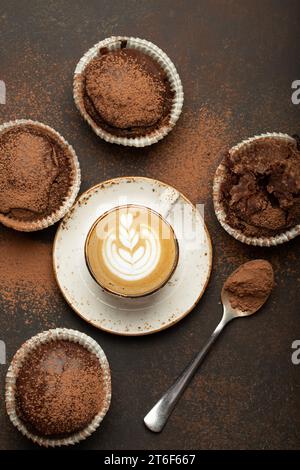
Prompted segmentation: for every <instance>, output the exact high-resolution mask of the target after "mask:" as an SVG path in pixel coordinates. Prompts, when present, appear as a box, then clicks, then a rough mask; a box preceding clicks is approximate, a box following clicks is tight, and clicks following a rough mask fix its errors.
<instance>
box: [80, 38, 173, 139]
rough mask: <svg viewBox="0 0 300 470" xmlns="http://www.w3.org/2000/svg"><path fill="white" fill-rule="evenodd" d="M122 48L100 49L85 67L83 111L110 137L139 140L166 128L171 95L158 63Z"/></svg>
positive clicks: (164, 74)
mask: <svg viewBox="0 0 300 470" xmlns="http://www.w3.org/2000/svg"><path fill="white" fill-rule="evenodd" d="M125 45H126V44H125V43H124V44H123V47H122V48H121V49H118V50H108V49H107V48H102V49H100V51H99V53H98V55H97V56H96V57H95V58H94V59H92V60H91V61H90V62H89V63H88V65H87V66H86V67H85V69H84V72H83V75H84V76H83V87H84V92H83V100H84V107H85V109H86V111H87V113H88V114H89V116H90V117H91V118H92V119H93V121H94V122H95V123H96V124H97V125H98V126H99V127H101V128H102V129H104V130H105V131H107V132H109V133H110V134H113V135H115V136H118V137H141V136H145V135H149V134H151V133H152V132H153V131H155V130H156V129H159V128H160V127H161V126H163V125H164V124H166V125H168V124H169V119H170V113H171V107H172V101H173V98H174V93H173V92H172V90H171V87H170V83H169V80H168V77H167V75H166V73H165V71H164V70H163V68H162V67H161V66H160V65H159V63H158V62H157V61H155V60H154V59H153V58H152V57H150V56H149V55H148V54H145V53H144V52H141V51H139V50H137V49H131V48H129V47H128V48H127V47H125Z"/></svg>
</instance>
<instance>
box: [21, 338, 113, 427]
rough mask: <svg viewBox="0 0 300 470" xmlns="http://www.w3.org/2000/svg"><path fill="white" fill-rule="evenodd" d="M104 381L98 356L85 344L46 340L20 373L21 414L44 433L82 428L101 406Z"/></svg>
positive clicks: (31, 425) (28, 422) (27, 421)
mask: <svg viewBox="0 0 300 470" xmlns="http://www.w3.org/2000/svg"><path fill="white" fill-rule="evenodd" d="M103 385H104V384H103V378H102V370H101V366H100V364H99V360H98V358H97V357H96V356H95V355H94V354H93V353H91V352H89V351H88V350H87V349H85V348H84V347H83V346H81V345H80V344H76V343H72V342H70V341H65V340H59V341H52V342H50V343H45V344H42V345H41V346H38V347H37V348H36V349H35V350H34V351H33V352H32V353H31V354H30V355H29V357H28V358H26V359H25V361H24V363H23V365H22V367H21V369H20V371H19V373H18V377H17V382H16V401H17V410H18V414H19V416H20V418H21V419H22V420H24V421H25V423H26V424H27V425H28V426H29V427H30V428H32V430H33V432H36V433H38V434H39V435H41V436H62V435H66V434H70V433H73V432H76V431H79V430H81V429H83V428H84V427H86V426H87V425H88V424H90V423H91V421H92V420H93V418H94V417H95V416H96V414H97V413H98V412H99V411H100V410H101V407H102V404H103V400H104V389H103Z"/></svg>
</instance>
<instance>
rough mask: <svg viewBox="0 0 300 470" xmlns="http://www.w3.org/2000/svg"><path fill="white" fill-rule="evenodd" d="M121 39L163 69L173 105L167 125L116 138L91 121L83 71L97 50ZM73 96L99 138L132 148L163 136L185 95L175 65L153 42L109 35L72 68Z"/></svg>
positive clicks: (117, 46)
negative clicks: (137, 134)
mask: <svg viewBox="0 0 300 470" xmlns="http://www.w3.org/2000/svg"><path fill="white" fill-rule="evenodd" d="M124 41H126V43H127V44H126V47H128V48H131V49H137V50H139V51H141V52H143V53H144V54H148V55H149V56H150V57H152V58H153V59H154V60H155V61H156V62H157V63H158V64H159V65H160V66H161V67H162V68H163V69H164V71H165V72H166V75H167V77H168V79H169V82H170V86H171V90H172V91H173V92H174V98H173V104H172V107H171V112H170V116H169V122H168V124H162V126H161V127H159V128H158V129H156V130H154V131H152V132H151V133H150V134H148V135H145V136H140V137H119V136H116V135H114V134H112V133H110V132H108V131H106V130H104V129H102V128H101V127H100V126H99V125H97V124H96V123H95V122H94V120H93V119H92V117H91V116H90V115H89V114H88V112H87V111H86V109H85V105H84V96H83V92H84V83H83V72H84V70H85V68H86V66H87V65H88V63H89V62H90V61H91V60H92V59H94V58H95V57H96V56H97V55H98V53H99V51H100V49H102V48H107V49H108V50H110V51H113V50H118V49H121V46H122V43H123V42H124ZM73 96H74V101H75V104H76V106H77V108H78V110H79V112H80V114H81V115H82V117H83V118H84V119H85V121H86V122H87V123H88V124H89V125H90V126H91V127H92V129H93V131H94V132H95V133H96V134H97V135H98V136H99V137H101V138H102V139H104V140H106V142H110V143H113V144H119V145H125V146H131V147H146V146H147V145H152V144H154V143H156V142H158V141H159V140H161V139H162V138H163V137H165V136H166V135H167V134H168V133H169V132H170V131H171V130H172V128H173V127H174V126H175V124H176V122H177V120H178V118H179V116H180V114H181V110H182V106H183V98H184V95H183V88H182V84H181V80H180V77H179V75H178V73H177V70H176V68H175V66H174V64H173V63H172V61H171V60H170V59H169V57H168V56H167V54H165V53H164V52H163V51H162V50H161V49H159V48H158V47H157V46H156V45H155V44H153V43H152V42H149V41H146V40H145V39H139V38H132V37H128V36H112V37H110V38H106V39H104V40H103V41H100V42H98V43H97V44H95V45H94V46H93V47H92V48H91V49H89V50H88V51H87V52H86V53H85V54H84V56H83V57H82V58H81V59H80V61H79V62H78V64H77V66H76V69H75V73H74V83H73Z"/></svg>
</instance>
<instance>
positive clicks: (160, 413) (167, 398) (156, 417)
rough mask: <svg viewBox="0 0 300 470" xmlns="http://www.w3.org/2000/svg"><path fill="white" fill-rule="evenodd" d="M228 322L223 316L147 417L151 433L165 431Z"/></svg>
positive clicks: (146, 422) (147, 424) (146, 423)
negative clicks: (181, 398)
mask: <svg viewBox="0 0 300 470" xmlns="http://www.w3.org/2000/svg"><path fill="white" fill-rule="evenodd" d="M228 321H229V319H227V318H225V316H223V318H222V320H221V321H220V323H219V324H218V326H217V328H216V329H215V331H214V332H213V333H212V335H211V337H210V338H209V340H208V342H207V343H206V345H205V346H204V348H202V349H201V351H200V352H199V353H198V354H197V355H196V356H195V358H194V359H193V360H192V361H191V362H190V364H189V365H188V366H187V367H186V369H184V371H183V372H182V374H181V375H180V376H179V377H178V379H177V380H176V381H175V382H174V384H173V385H171V387H170V388H169V389H168V390H167V392H166V393H165V394H164V395H163V396H162V398H161V399H160V400H159V401H158V402H157V403H156V405H154V407H153V408H152V409H151V410H150V411H149V413H148V414H147V415H146V416H145V418H144V423H145V425H146V426H147V428H148V429H150V431H153V432H160V431H161V430H162V429H163V427H164V426H165V424H166V422H167V421H168V419H169V417H170V415H171V413H172V411H173V409H174V407H175V405H176V403H177V402H178V401H179V399H180V397H181V395H182V394H183V392H184V390H185V389H186V387H187V385H188V384H189V382H190V381H191V379H192V377H193V376H194V374H195V372H196V370H197V369H198V367H199V366H200V364H201V362H202V361H203V359H204V357H205V356H206V354H207V352H208V350H209V349H210V347H211V346H212V344H213V343H214V342H215V340H216V339H217V338H218V336H219V334H220V333H221V331H222V330H223V328H224V326H225V325H226V323H228Z"/></svg>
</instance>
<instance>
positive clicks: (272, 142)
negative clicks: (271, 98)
mask: <svg viewBox="0 0 300 470" xmlns="http://www.w3.org/2000/svg"><path fill="white" fill-rule="evenodd" d="M223 164H224V167H225V174H224V176H223V182H222V185H221V188H220V195H219V199H220V202H221V204H222V205H223V207H224V210H225V213H226V223H227V224H228V225H229V226H230V227H232V228H234V229H237V230H239V231H240V232H242V234H243V235H245V236H247V237H273V236H276V235H278V234H281V233H284V232H286V230H288V229H290V228H292V227H295V226H296V225H298V224H300V150H299V147H298V146H297V143H296V141H295V140H293V139H289V140H287V139H278V138H272V137H263V138H259V139H256V140H253V141H252V142H251V143H249V144H247V145H243V146H242V147H241V148H240V149H239V150H235V151H233V152H229V153H228V154H227V155H226V156H225V159H224V161H223Z"/></svg>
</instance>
